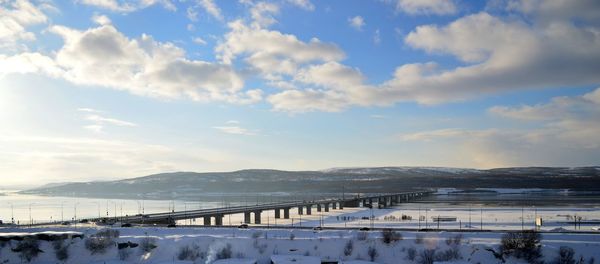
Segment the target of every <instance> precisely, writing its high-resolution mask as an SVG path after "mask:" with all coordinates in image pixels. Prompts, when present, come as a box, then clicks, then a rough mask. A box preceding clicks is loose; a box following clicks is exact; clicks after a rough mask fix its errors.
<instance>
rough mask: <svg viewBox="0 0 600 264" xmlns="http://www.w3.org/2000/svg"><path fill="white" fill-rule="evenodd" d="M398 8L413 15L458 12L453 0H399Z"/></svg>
mask: <svg viewBox="0 0 600 264" xmlns="http://www.w3.org/2000/svg"><path fill="white" fill-rule="evenodd" d="M396 10H398V11H403V12H405V13H408V14H411V15H430V14H435V15H448V14H454V13H456V12H457V8H456V5H455V4H454V2H453V1H452V0H397V2H396Z"/></svg>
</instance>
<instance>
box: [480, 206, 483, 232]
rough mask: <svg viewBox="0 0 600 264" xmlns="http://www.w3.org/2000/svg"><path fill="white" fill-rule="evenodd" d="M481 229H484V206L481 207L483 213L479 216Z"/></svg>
mask: <svg viewBox="0 0 600 264" xmlns="http://www.w3.org/2000/svg"><path fill="white" fill-rule="evenodd" d="M479 224H480V226H479V229H480V230H483V207H481V215H480V216H479Z"/></svg>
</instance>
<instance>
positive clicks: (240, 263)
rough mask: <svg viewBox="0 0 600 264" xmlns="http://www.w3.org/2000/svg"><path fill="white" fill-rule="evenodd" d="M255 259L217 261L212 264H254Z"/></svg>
mask: <svg viewBox="0 0 600 264" xmlns="http://www.w3.org/2000/svg"><path fill="white" fill-rule="evenodd" d="M255 263H256V260H255V259H219V260H217V261H215V262H213V264H255Z"/></svg>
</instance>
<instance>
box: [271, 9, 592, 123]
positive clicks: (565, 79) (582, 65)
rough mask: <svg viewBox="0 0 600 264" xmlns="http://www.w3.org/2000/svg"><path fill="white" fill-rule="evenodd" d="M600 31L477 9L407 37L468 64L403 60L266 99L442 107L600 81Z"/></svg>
mask: <svg viewBox="0 0 600 264" xmlns="http://www.w3.org/2000/svg"><path fill="white" fill-rule="evenodd" d="M599 32H600V29H599V28H596V27H593V26H592V25H587V24H579V23H577V24H575V23H572V22H569V21H556V22H555V23H550V24H541V25H537V24H536V25H531V24H528V23H526V22H524V21H520V20H515V19H513V18H511V19H501V18H497V17H494V16H492V15H490V14H488V13H485V12H484V13H478V14H473V15H469V16H465V17H462V18H460V19H457V20H456V21H454V22H452V23H450V24H448V25H446V26H436V25H426V26H419V27H417V28H416V29H415V30H414V31H412V32H410V33H409V34H408V35H407V36H406V38H405V42H406V43H407V45H409V46H411V47H414V48H416V49H422V50H424V51H426V52H428V53H432V54H446V55H451V56H454V57H456V58H458V59H459V60H461V61H462V62H463V63H464V65H461V66H458V67H456V68H450V69H443V68H442V67H440V66H439V65H438V64H436V63H433V62H428V63H412V64H405V65H401V66H399V67H398V68H397V69H396V71H395V73H394V76H393V78H391V79H390V80H388V81H385V82H383V83H381V84H379V85H368V84H366V83H365V82H364V81H362V82H358V81H357V80H358V79H356V78H354V77H352V76H356V75H348V74H347V75H343V76H344V77H342V76H338V77H334V78H337V79H338V82H337V83H344V81H345V80H352V81H351V83H350V84H349V83H344V85H345V87H346V88H345V89H339V88H338V87H336V86H335V83H336V82H330V84H328V85H324V84H323V83H322V82H321V83H316V82H312V84H315V85H319V86H320V87H319V89H314V88H311V89H310V90H297V91H293V92H290V91H285V92H283V93H280V94H275V95H271V96H270V97H269V98H270V99H269V101H270V102H271V103H273V104H277V105H274V109H278V110H286V111H298V112H304V111H307V110H309V109H310V110H313V111H314V110H317V109H319V110H324V111H327V110H332V111H339V110H340V109H344V108H346V107H349V106H352V105H377V106H385V105H390V104H394V103H397V102H403V101H416V102H418V103H421V104H439V103H445V102H452V101H461V100H467V99H471V98H476V97H481V96H485V95H488V94H493V93H502V92H507V91H511V90H523V89H541V88H550V87H565V86H579V85H590V84H597V83H600V75H598V74H597V73H598V72H600V48H599V47H600V33H599ZM340 65H341V64H340ZM300 72H302V71H300ZM353 78H354V79H353ZM296 80H297V81H301V80H302V79H301V78H300V76H298V77H297V79H296ZM286 98H287V99H289V102H287V100H286ZM307 100H317V101H315V102H313V103H310V102H306V101H307ZM328 100H330V104H328V103H327V101H328ZM317 102H318V103H317ZM303 108H305V109H303Z"/></svg>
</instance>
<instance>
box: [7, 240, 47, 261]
mask: <svg viewBox="0 0 600 264" xmlns="http://www.w3.org/2000/svg"><path fill="white" fill-rule="evenodd" d="M12 251H14V252H19V253H20V254H19V256H20V257H21V259H25V260H27V262H31V260H32V259H34V258H36V257H37V255H38V254H39V253H40V252H43V251H41V250H40V242H39V241H38V240H37V239H35V238H29V237H27V238H25V239H23V240H21V241H19V243H18V244H17V247H16V248H13V249H12Z"/></svg>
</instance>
